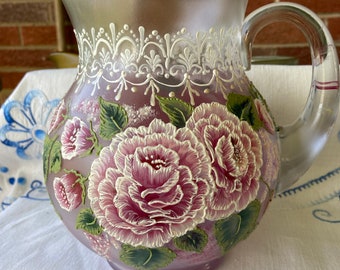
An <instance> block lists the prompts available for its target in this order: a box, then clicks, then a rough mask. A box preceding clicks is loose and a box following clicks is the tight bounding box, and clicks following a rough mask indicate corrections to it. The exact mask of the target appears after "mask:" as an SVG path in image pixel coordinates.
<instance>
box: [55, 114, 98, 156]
mask: <svg viewBox="0 0 340 270" xmlns="http://www.w3.org/2000/svg"><path fill="white" fill-rule="evenodd" d="M61 144H62V146H61V154H62V156H63V158H64V159H72V158H75V157H77V156H81V155H84V154H86V153H89V152H91V150H92V149H93V148H94V146H95V143H94V137H93V134H92V133H91V130H90V129H89V127H88V126H87V125H86V124H85V123H84V122H83V121H82V120H80V119H79V118H78V117H73V118H72V119H69V120H67V122H66V123H65V127H64V131H63V133H62V134H61Z"/></svg>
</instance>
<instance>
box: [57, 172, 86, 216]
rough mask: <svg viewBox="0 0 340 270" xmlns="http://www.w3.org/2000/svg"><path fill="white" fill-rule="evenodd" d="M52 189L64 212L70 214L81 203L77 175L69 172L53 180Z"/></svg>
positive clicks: (81, 191) (80, 191)
mask: <svg viewBox="0 0 340 270" xmlns="http://www.w3.org/2000/svg"><path fill="white" fill-rule="evenodd" d="M53 188H54V194H55V196H56V199H57V201H58V202H59V205H60V207H61V208H63V209H64V210H66V211H68V212H70V211H72V210H74V209H76V208H77V207H78V206H79V205H80V204H81V203H82V193H83V189H82V187H81V184H80V183H79V175H78V174H77V173H75V172H69V173H67V174H64V175H63V176H62V177H56V178H54V181H53Z"/></svg>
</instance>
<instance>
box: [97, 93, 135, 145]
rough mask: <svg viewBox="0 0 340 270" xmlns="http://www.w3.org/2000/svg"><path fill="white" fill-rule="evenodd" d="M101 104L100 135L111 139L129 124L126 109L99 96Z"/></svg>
mask: <svg viewBox="0 0 340 270" xmlns="http://www.w3.org/2000/svg"><path fill="white" fill-rule="evenodd" d="M99 105H100V136H101V137H102V138H104V139H106V140H111V139H112V137H113V136H115V135H116V134H118V133H120V132H122V131H123V130H124V128H125V127H126V126H127V125H128V120H129V119H128V115H127V112H126V110H125V109H124V108H123V107H122V106H120V105H119V104H116V103H113V102H109V101H105V100H104V99H103V98H101V97H100V98H99Z"/></svg>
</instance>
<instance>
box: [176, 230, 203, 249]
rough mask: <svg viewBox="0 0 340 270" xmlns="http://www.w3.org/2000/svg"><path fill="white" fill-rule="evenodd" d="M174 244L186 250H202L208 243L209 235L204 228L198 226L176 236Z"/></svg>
mask: <svg viewBox="0 0 340 270" xmlns="http://www.w3.org/2000/svg"><path fill="white" fill-rule="evenodd" d="M174 244H175V246H176V247H177V248H178V249H181V250H184V251H193V252H202V251H203V249H204V248H205V246H206V245H207V244H208V235H207V233H206V232H205V231H204V230H202V229H200V228H196V229H195V230H192V231H189V232H187V233H186V234H185V235H183V236H180V237H177V238H175V239H174Z"/></svg>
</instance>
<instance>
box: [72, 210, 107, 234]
mask: <svg viewBox="0 0 340 270" xmlns="http://www.w3.org/2000/svg"><path fill="white" fill-rule="evenodd" d="M76 229H82V230H84V231H86V232H88V233H90V234H92V235H100V234H101V233H102V232H103V229H102V227H100V226H99V224H98V223H97V219H96V217H95V216H94V214H93V212H92V210H91V209H90V208H85V209H82V210H81V211H80V212H79V214H78V216H77V220H76Z"/></svg>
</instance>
